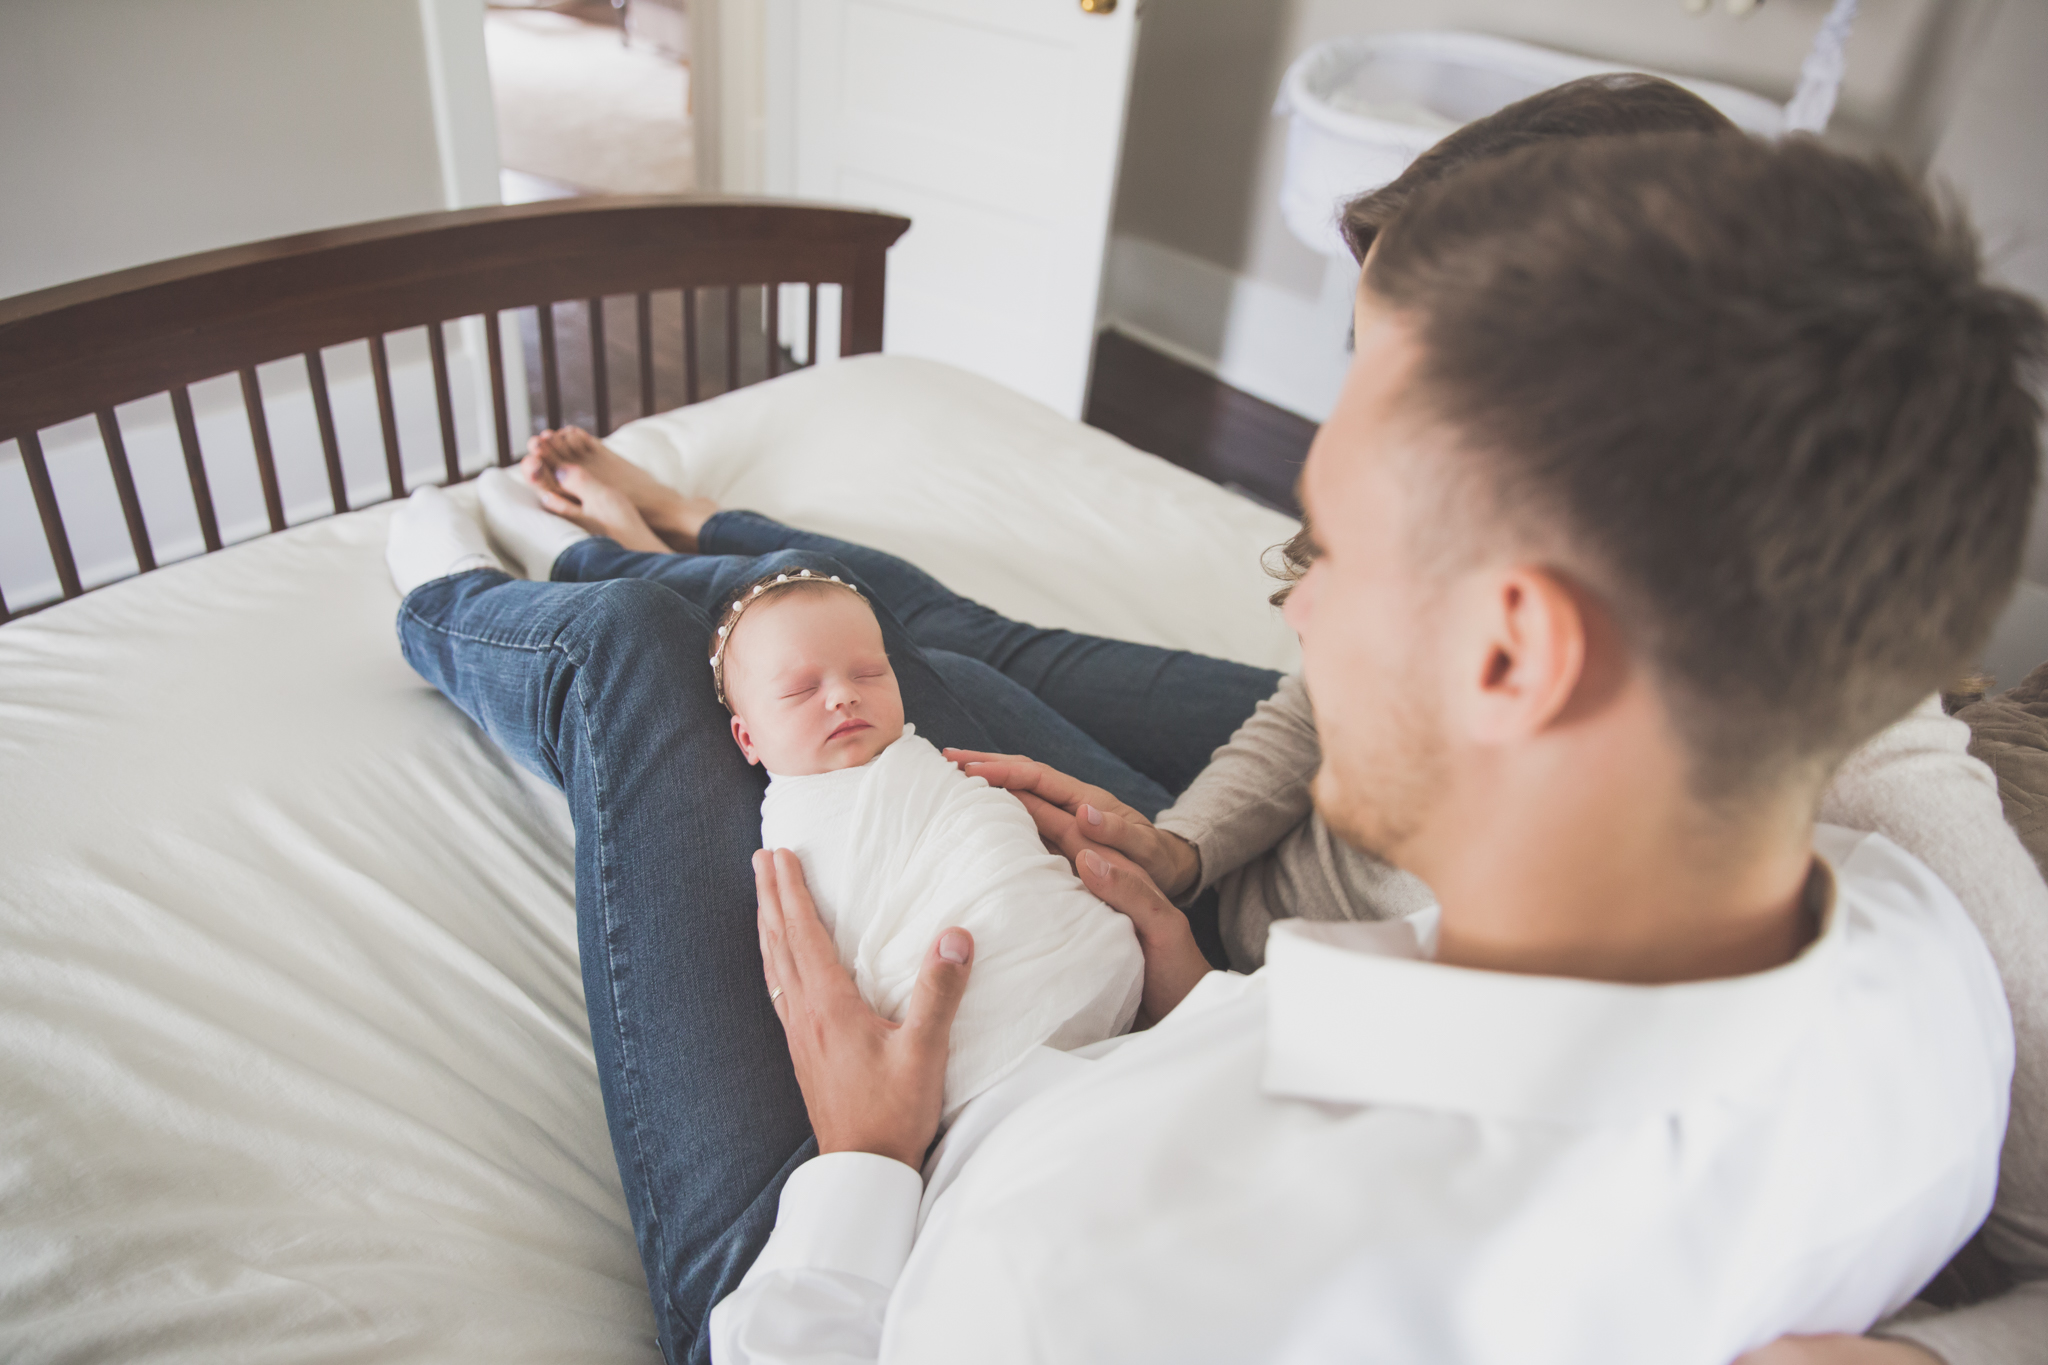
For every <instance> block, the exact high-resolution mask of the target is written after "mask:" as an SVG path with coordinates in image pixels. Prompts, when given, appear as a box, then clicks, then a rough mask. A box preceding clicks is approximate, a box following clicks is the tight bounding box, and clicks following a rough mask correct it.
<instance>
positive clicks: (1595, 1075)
mask: <svg viewBox="0 0 2048 1365" xmlns="http://www.w3.org/2000/svg"><path fill="white" fill-rule="evenodd" d="M1813 866H1814V871H1813V873H1812V874H1811V875H1810V876H1809V878H1808V880H1807V886H1806V896H1807V903H1808V905H1809V907H1811V908H1813V909H1814V910H1816V911H1817V912H1818V915H1819V919H1820V925H1821V928H1820V932H1819V934H1818V935H1816V936H1815V938H1814V941H1813V942H1812V943H1811V944H1809V945H1808V946H1807V948H1806V949H1805V951H1803V952H1802V953H1800V954H1799V956H1798V957H1796V958H1794V959H1793V960H1792V961H1791V962H1788V963H1786V964H1785V965H1784V966H1782V967H1776V968H1773V969H1771V970H1769V971H1764V972H1758V973H1755V974H1754V975H1750V976H1740V977H1731V978H1727V979H1724V980H1718V981H1697V982H1686V983H1683V984H1679V985H1671V986H1631V985H1620V984H1616V983H1613V982H1604V981H1581V980H1576V979H1571V978H1566V977H1552V976H1521V975H1516V974H1513V973H1508V972H1490V971H1477V970H1473V969H1471V968H1465V967H1450V966H1445V965H1443V964H1441V963H1437V962H1432V961H1429V960H1428V954H1429V952H1430V951H1432V950H1433V948H1434V945H1435V938H1436V933H1435V930H1436V914H1437V912H1436V910H1435V908H1434V907H1432V908H1430V909H1428V910H1425V911H1422V912H1421V913H1419V914H1417V915H1414V916H1411V917H1409V918H1408V919H1405V920H1393V921H1386V922H1381V923H1373V924H1366V923H1341V924H1329V923H1310V922H1306V921H1302V920H1280V921H1278V922H1276V923H1275V924H1274V925H1273V927H1272V930H1271V935H1270V937H1269V939H1268V941H1267V946H1266V969H1265V973H1264V975H1265V976H1266V978H1267V997H1268V1017H1267V1035H1266V1069H1265V1077H1264V1084H1265V1089H1266V1091H1267V1093H1269V1094H1273V1095H1284V1096H1293V1097H1299V1098H1303V1099H1315V1100H1328V1101H1336V1102H1339V1103H1349V1104H1398V1105H1408V1106H1413V1107H1416V1108H1424V1109H1444V1110H1452V1111H1457V1112H1461V1113H1469V1114H1474V1115H1479V1116H1484V1117H1490V1118H1503V1119H1528V1120H1536V1121H1540V1122H1552V1123H1562V1124H1570V1125H1581V1126H1582V1125H1592V1124H1608V1123H1629V1122H1635V1121H1638V1120H1641V1119H1645V1118H1650V1117H1654V1116H1656V1115H1660V1114H1670V1113H1675V1112H1677V1111H1679V1110H1681V1109H1687V1108H1691V1107H1693V1106H1695V1105H1697V1104H1698V1103H1700V1102H1701V1101H1703V1100H1707V1099H1712V1098H1715V1097H1718V1096H1724V1095H1729V1094H1732V1093H1735V1092H1738V1091H1742V1090H1745V1089H1747V1088H1749V1086H1750V1085H1751V1084H1753V1083H1754V1082H1755V1081H1757V1080H1758V1079H1760V1078H1762V1077H1764V1076H1766V1075H1767V1074H1768V1073H1769V1072H1770V1071H1772V1070H1773V1069H1775V1067H1776V1066H1777V1064H1778V1063H1779V1062H1780V1061H1781V1060H1782V1059H1783V1058H1784V1057H1785V1055H1786V1054H1787V1052H1788V1051H1789V1050H1790V1049H1791V1048H1792V1047H1793V1046H1795V1045H1796V1042H1797V1040H1798V1039H1799V1038H1800V1036H1801V1035H1802V1033H1803V1031H1804V1028H1805V1025H1806V1023H1807V1021H1808V1020H1809V1019H1810V1018H1811V1017H1812V1016H1813V1014H1814V1013H1815V1011H1817V1010H1818V1009H1820V1008H1822V1007H1824V1005H1825V1003H1826V999H1827V996H1828V994H1829V993H1830V987H1831V983H1832V982H1833V981H1834V979H1835V971H1836V968H1835V965H1834V964H1835V961H1836V959H1837V958H1838V957H1839V956H1840V945H1841V940H1842V937H1843V923H1844V920H1845V919H1846V917H1845V916H1844V915H1842V914H1841V913H1839V911H1838V909H1837V905H1836V891H1835V877H1834V873H1833V871H1832V869H1831V868H1829V866H1828V864H1827V863H1826V862H1825V861H1824V860H1823V859H1821V858H1819V857H1818V856H1816V857H1815V859H1814V864H1813Z"/></svg>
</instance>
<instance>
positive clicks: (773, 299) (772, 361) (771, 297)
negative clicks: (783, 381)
mask: <svg viewBox="0 0 2048 1365" xmlns="http://www.w3.org/2000/svg"><path fill="white" fill-rule="evenodd" d="M763 287H764V288H766V289H767V291H768V377H769V378H770V379H773V378H774V377H775V376H776V375H778V374H781V373H782V286H781V285H779V284H771V285H765V286H763Z"/></svg>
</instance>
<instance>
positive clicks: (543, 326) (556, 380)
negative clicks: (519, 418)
mask: <svg viewBox="0 0 2048 1365" xmlns="http://www.w3.org/2000/svg"><path fill="white" fill-rule="evenodd" d="M533 312H534V317H535V319H536V320H537V321H538V322H539V323H540V380H541V386H542V388H543V389H544V390H545V391H546V395H547V409H548V429H549V430H550V431H553V430H555V429H556V428H557V427H560V426H561V425H562V372H561V371H560V370H559V369H557V368H556V366H555V305H553V304H552V303H543V304H541V305H539V306H538V307H536V308H535V309H534V310H533Z"/></svg>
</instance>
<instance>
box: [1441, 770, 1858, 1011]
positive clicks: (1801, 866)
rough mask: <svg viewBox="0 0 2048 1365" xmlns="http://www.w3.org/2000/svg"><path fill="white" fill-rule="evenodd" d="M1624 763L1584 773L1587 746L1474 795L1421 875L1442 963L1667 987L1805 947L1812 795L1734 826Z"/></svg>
mask: <svg viewBox="0 0 2048 1365" xmlns="http://www.w3.org/2000/svg"><path fill="white" fill-rule="evenodd" d="M1614 757H1615V758H1616V759H1617V760H1623V759H1624V758H1625V761H1617V762H1615V763H1612V764H1598V765H1597V766H1598V767H1599V768H1600V769H1601V771H1602V775H1603V776H1604V777H1605V778H1606V779H1607V780H1605V781H1592V780H1588V779H1589V777H1590V776H1591V773H1590V772H1589V771H1588V768H1587V766H1586V765H1587V764H1588V763H1589V762H1594V761H1595V759H1596V758H1597V756H1588V755H1583V754H1581V755H1577V756H1575V757H1574V759H1573V761H1572V762H1571V763H1569V764H1566V765H1562V766H1561V767H1560V768H1559V769H1558V770H1556V771H1550V772H1545V771H1543V770H1542V769H1541V768H1537V769H1534V770H1531V769H1526V768H1525V769H1524V771H1523V772H1522V773H1521V774H1519V775H1511V774H1506V773H1495V774H1492V775H1491V778H1490V783H1489V785H1490V786H1491V788H1492V789H1491V790H1489V791H1488V792H1487V793H1486V796H1485V799H1484V800H1482V801H1479V802H1473V803H1466V804H1467V811H1466V813H1467V814H1468V816H1469V817H1470V823H1468V824H1467V825H1466V827H1465V828H1464V829H1463V830H1462V831H1461V835H1462V836H1463V837H1461V838H1460V839H1459V840H1458V843H1459V846H1460V849H1459V856H1457V857H1456V858H1455V859H1450V858H1447V859H1444V860H1442V861H1443V862H1444V863H1445V866H1444V867H1443V868H1442V869H1441V870H1437V869H1432V871H1433V872H1434V875H1431V874H1429V873H1425V874H1424V875H1425V877H1426V879H1427V880H1429V882H1430V884H1431V886H1432V888H1433V889H1435V890H1436V892H1437V894H1438V899H1439V901H1440V903H1441V905H1442V921H1441V927H1440V929H1439V931H1438V939H1437V960H1438V961H1440V962H1445V963H1449V964H1452V965H1456V966H1464V967H1477V968H1484V969H1488V970H1493V971H1507V972H1526V973H1534V974H1542V975H1551V976H1573V977H1580V978H1586V979H1591V980H1602V981H1621V982H1632V983H1639V984H1662V983H1669V982H1678V981H1702V980H1710V979H1713V978H1717V977H1729V976H1741V975H1746V974H1748V973H1751V972H1758V971H1764V970H1767V969H1769V968H1771V967H1776V966H1781V965H1783V964H1784V963H1786V962H1789V961H1790V960H1791V959H1792V958H1793V957H1795V956H1796V955H1797V954H1798V953H1799V952H1800V950H1801V949H1803V948H1804V947H1805V946H1806V944H1807V943H1808V942H1809V941H1810V940H1811V939H1812V937H1813V935H1814V933H1815V931H1816V929H1817V927H1818V926H1816V925H1814V924H1812V923H1811V922H1810V917H1809V916H1808V915H1807V913H1806V909H1805V887H1806V880H1807V877H1808V874H1809V872H1810V871H1811V867H1812V861H1813V851H1812V850H1813V823H1812V819H1811V816H1810V815H1809V814H1808V812H1809V811H1810V809H1811V806H1810V804H1809V803H1808V802H1807V801H1806V800H1805V798H1804V796H1803V794H1802V793H1799V792H1785V793H1780V794H1779V795H1778V796H1777V797H1775V798H1770V797H1765V798H1760V799H1759V800H1757V801H1755V802H1751V803H1749V804H1748V808H1747V809H1746V810H1745V812H1744V815H1743V818H1742V820H1741V822H1740V823H1739V824H1738V823H1731V822H1730V821H1729V820H1727V819H1725V818H1717V817H1714V816H1711V815H1708V814H1707V813H1705V812H1703V811H1701V810H1700V809H1699V808H1698V807H1697V806H1696V805H1695V804H1694V803H1693V802H1692V801H1691V799H1690V797H1689V796H1688V795H1687V794H1686V792H1685V789H1684V786H1683V782H1682V781H1674V780H1673V777H1672V775H1671V774H1670V773H1668V772H1666V773H1660V772H1658V771H1657V770H1656V768H1657V765H1656V764H1654V763H1644V762H1643V761H1642V756H1641V754H1640V753H1637V754H1635V755H1629V756H1622V755H1616V756H1614ZM1518 779H1519V780H1518ZM1518 788H1519V790H1517V789H1518ZM1474 826H1477V827H1476V828H1475V827H1474Z"/></svg>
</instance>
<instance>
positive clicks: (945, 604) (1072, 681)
mask: <svg viewBox="0 0 2048 1365" xmlns="http://www.w3.org/2000/svg"><path fill="white" fill-rule="evenodd" d="M698 544H699V546H700V548H701V549H702V550H703V551H704V552H705V553H706V554H743V555H758V554H766V553H769V552H771V551H774V550H780V549H796V548H801V549H807V550H815V551H818V552H820V553H823V554H829V555H831V556H832V557H833V558H835V559H838V560H839V561H841V562H842V563H844V564H846V565H847V566H849V567H850V568H852V569H853V571H854V572H855V573H857V574H859V575H860V576H861V579H862V581H863V582H864V583H867V584H869V585H871V586H872V588H873V590H874V592H875V593H876V594H877V595H878V596H879V598H880V600H881V601H883V602H884V603H886V604H887V605H888V607H889V609H890V610H891V611H893V612H894V613H895V614H896V617H897V619H898V620H900V621H902V622H903V625H904V628H905V629H907V630H908V631H909V632H910V635H911V638H912V639H914V640H916V641H917V642H918V643H919V644H920V645H922V646H924V647H925V648H926V649H935V650H945V651H947V652H949V653H953V654H959V655H964V656H966V657H967V658H970V659H979V660H981V661H982V662H983V663H986V664H988V665H989V666H990V667H992V668H994V669H996V670H997V671H999V672H1001V673H1002V674H1003V675H1004V676H1006V677H1008V678H1009V679H1011V680H1012V681H1013V682H1016V683H1017V684H1019V685H1020V686H1022V687H1023V688H1025V689H1026V690H1027V691H1029V692H1031V693H1032V694H1034V695H1035V696H1037V697H1038V698H1039V699H1040V700H1042V701H1044V702H1045V703H1046V704H1047V705H1048V706H1050V707H1051V708H1052V709H1053V710H1055V711H1057V712H1058V713H1059V714H1060V715H1062V716H1064V717H1066V719H1067V720H1069V721H1071V722H1072V723H1073V724H1074V725H1076V726H1078V727H1079V728H1080V729H1081V730H1082V731H1084V732H1085V733H1086V734H1088V735H1089V736H1090V737H1091V738H1093V739H1095V740H1096V741H1097V742H1098V743H1100V744H1101V745H1103V746H1104V747H1105V748H1107V749H1108V750H1109V751H1110V752H1111V753H1113V754H1115V755H1116V756H1117V757H1118V758H1120V759H1122V760H1123V761H1124V762H1125V763H1127V764H1129V765H1130V766H1131V767H1132V768H1135V769H1136V770H1138V771H1139V772H1141V773H1144V774H1145V775H1146V776H1148V777H1150V778H1151V779H1153V781H1155V782H1156V783H1158V785H1159V786H1161V787H1162V788H1164V789H1165V790H1166V791H1167V792H1169V793H1178V792H1180V791H1181V790H1182V789H1184V788H1185V787H1186V786H1187V785H1188V783H1190V782H1192V781H1193V780H1194V778H1195V774H1196V773H1199V772H1200V771H1201V770H1202V769H1203V768H1204V767H1206V766H1207V765H1208V762H1209V755H1210V754H1212V753H1213V752H1215V751H1216V749H1218V748H1219V747H1221V746H1222V745H1223V744H1225V743H1227V742H1228V741H1229V739H1230V736H1231V735H1232V734H1234V733H1235V732H1236V730H1237V727H1238V726H1240V725H1242V724H1243V723H1244V721H1245V719H1246V718H1247V717H1248V716H1250V715H1251V713H1252V708H1254V707H1255V706H1257V705H1258V704H1259V703H1260V702H1262V701H1264V700H1265V699H1266V698H1267V697H1270V696H1272V695H1273V689H1274V688H1276V687H1278V686H1279V685H1280V675H1279V674H1278V673H1275V672H1273V671H1272V670H1271V669H1265V668H1253V667H1251V666H1250V665H1248V664H1239V663H1232V662H1230V661H1228V660H1226V659H1214V658H1210V657H1208V656H1207V655H1202V654H1195V653H1192V652H1190V651H1188V650H1177V649H1161V648H1159V647H1157V646H1154V645H1139V644H1132V643H1130V642H1128V641H1124V640H1109V639H1104V638H1103V637H1101V636H1096V635H1082V634H1079V633H1077V632H1074V631H1070V630H1050V629H1044V628H1041V627H1038V626H1028V625H1025V624H1024V623H1022V622H1020V621H1012V620H1010V619H1009V618H1008V617H1006V616H1002V615H1000V614H999V613H997V612H994V611H991V610H990V609H989V608H987V607H984V606H982V605H981V604H980V603H978V602H974V601H971V600H969V599H968V598H965V597H962V596H960V595H959V594H958V593H955V592H953V591H952V590H951V589H949V588H947V587H946V586H945V585H944V584H943V583H941V582H939V581H938V580H937V579H936V578H933V577H932V576H931V575H930V574H928V573H925V572H924V571H923V570H922V569H919V568H918V567H917V566H915V565H913V564H910V563H908V562H906V561H904V560H901V559H898V558H897V557H896V556H894V555H891V554H885V553H883V552H882V551H880V550H871V549H868V548H866V547H865V546H861V545H854V544H851V543H849V542H847V541H843V540H834V539H832V538H831V537H829V536H820V535H813V534H811V533H810V532H808V531H798V530H795V529H793V528H791V527H788V526H784V525H782V524H781V523H779V522H776V521H771V520H769V519H768V518H767V517H763V516H760V515H759V514H757V513H753V512H737V511H727V512H719V513H717V514H716V515H714V516H712V517H711V518H710V519H709V520H707V521H706V522H704V524H703V527H702V529H701V530H700V531H699V532H698ZM558 572H559V570H558ZM1031 756H1032V757H1034V758H1045V755H1043V754H1032V755H1031ZM1046 761H1048V762H1049V761H1051V760H1049V759H1047V760H1046ZM1077 776H1078V774H1077ZM1098 785H1104V784H1098ZM1132 804H1133V805H1136V804H1137V803H1136V802H1133V803H1132Z"/></svg>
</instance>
